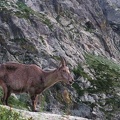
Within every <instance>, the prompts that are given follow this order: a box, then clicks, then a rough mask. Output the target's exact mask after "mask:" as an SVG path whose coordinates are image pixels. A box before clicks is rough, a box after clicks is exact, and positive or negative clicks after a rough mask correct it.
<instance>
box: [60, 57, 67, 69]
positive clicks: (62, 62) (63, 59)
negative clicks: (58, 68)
mask: <svg viewBox="0 0 120 120" xmlns="http://www.w3.org/2000/svg"><path fill="white" fill-rule="evenodd" d="M60 58H61V64H62V66H63V67H64V66H66V60H65V58H64V57H61V56H60Z"/></svg>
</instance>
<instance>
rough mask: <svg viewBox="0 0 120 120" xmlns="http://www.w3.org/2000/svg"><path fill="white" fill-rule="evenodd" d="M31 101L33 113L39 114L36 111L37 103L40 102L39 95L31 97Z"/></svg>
mask: <svg viewBox="0 0 120 120" xmlns="http://www.w3.org/2000/svg"><path fill="white" fill-rule="evenodd" d="M31 101H32V111H34V112H38V111H37V110H36V104H37V101H38V95H31Z"/></svg>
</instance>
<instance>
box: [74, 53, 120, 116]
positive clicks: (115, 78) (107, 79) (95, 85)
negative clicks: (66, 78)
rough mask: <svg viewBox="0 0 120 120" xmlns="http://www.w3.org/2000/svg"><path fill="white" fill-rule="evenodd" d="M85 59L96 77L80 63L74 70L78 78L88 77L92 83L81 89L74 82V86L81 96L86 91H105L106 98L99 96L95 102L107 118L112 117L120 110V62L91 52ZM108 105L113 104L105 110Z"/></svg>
mask: <svg viewBox="0 0 120 120" xmlns="http://www.w3.org/2000/svg"><path fill="white" fill-rule="evenodd" d="M85 59H86V63H85V65H86V67H87V69H89V71H90V73H91V74H92V75H93V76H94V77H91V76H90V75H89V74H88V73H86V72H85V71H84V69H83V67H82V65H80V64H78V66H77V67H76V68H74V70H73V72H74V74H75V75H76V78H78V77H79V76H81V77H83V78H84V79H87V80H88V81H89V82H90V84H91V85H90V86H89V87H88V88H85V89H84V90H83V89H81V88H80V86H79V85H75V84H73V87H74V88H75V89H76V91H77V93H78V95H80V96H81V95H83V94H84V92H88V93H90V94H100V93H104V94H105V95H106V98H105V99H103V98H99V100H98V102H96V103H95V104H96V105H97V104H99V105H100V106H101V110H102V111H103V112H104V113H105V115H106V118H112V115H114V112H116V111H119V110H120V96H119V95H118V93H119V92H120V64H117V63H114V62H113V61H112V60H108V59H107V58H105V57H102V56H95V55H91V54H86V55H85ZM79 82H80V81H79ZM76 84H78V83H76ZM81 93H82V94H81ZM103 101H105V104H103ZM91 104H92V103H91ZM89 105H90V103H89ZM106 106H112V109H111V110H108V111H107V110H105V107H106Z"/></svg>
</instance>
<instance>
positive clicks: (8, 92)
mask: <svg viewBox="0 0 120 120" xmlns="http://www.w3.org/2000/svg"><path fill="white" fill-rule="evenodd" d="M7 90H8V91H7V95H6V98H5V104H6V105H8V98H9V97H10V95H11V91H10V89H9V88H8V89H7Z"/></svg>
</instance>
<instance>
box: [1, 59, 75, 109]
mask: <svg viewBox="0 0 120 120" xmlns="http://www.w3.org/2000/svg"><path fill="white" fill-rule="evenodd" d="M60 81H63V82H64V83H66V84H72V82H73V77H72V76H71V75H70V71H69V68H68V67H67V66H66V61H65V59H64V58H63V57H61V65H60V66H59V67H58V68H56V69H55V70H51V71H44V70H43V69H41V68H40V67H39V66H37V65H34V64H30V65H25V64H21V63H14V62H7V63H4V64H1V65H0V86H1V87H2V89H3V93H4V94H3V97H2V99H1V101H2V103H3V104H5V105H8V98H9V97H10V95H11V93H21V92H26V93H28V94H29V95H30V97H31V101H32V111H36V103H37V96H38V94H40V93H41V92H43V91H44V90H46V89H47V88H49V87H51V86H53V85H54V84H55V83H57V82H60Z"/></svg>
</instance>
